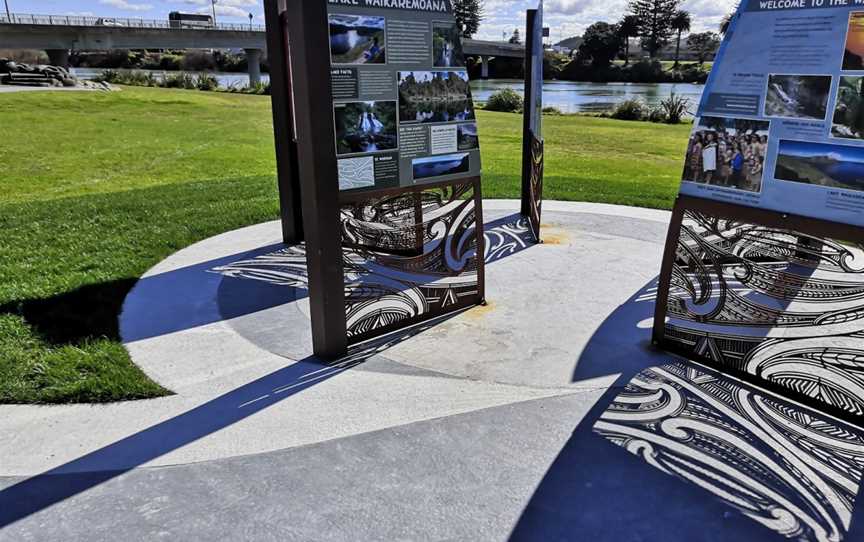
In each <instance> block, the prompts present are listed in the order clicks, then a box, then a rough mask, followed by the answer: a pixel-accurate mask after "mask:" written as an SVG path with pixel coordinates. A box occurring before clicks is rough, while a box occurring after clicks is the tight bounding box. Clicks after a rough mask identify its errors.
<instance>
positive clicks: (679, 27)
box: [669, 9, 693, 68]
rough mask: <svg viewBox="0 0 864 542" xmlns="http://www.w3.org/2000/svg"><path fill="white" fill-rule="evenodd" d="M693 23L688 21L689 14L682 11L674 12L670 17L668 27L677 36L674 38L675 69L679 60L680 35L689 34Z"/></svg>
mask: <svg viewBox="0 0 864 542" xmlns="http://www.w3.org/2000/svg"><path fill="white" fill-rule="evenodd" d="M692 22H693V21H692V20H691V19H690V13H689V12H686V11H684V10H683V9H681V10H678V11H676V12H675V15H674V16H673V17H672V21H670V23H669V24H670V25H671V26H672V30H674V31H675V32H676V33H677V35H676V38H675V67H676V68H677V67H678V59H680V58H681V34H683V33H684V32H690V24H691V23H692Z"/></svg>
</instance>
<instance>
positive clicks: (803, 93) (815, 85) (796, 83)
mask: <svg viewBox="0 0 864 542" xmlns="http://www.w3.org/2000/svg"><path fill="white" fill-rule="evenodd" d="M830 92H831V76H830V75H785V74H784V75H778V74H771V75H769V76H768V89H767V92H766V95H765V116H766V117H784V118H800V119H814V120H824V119H825V115H826V113H827V112H828V95H829V93H830Z"/></svg>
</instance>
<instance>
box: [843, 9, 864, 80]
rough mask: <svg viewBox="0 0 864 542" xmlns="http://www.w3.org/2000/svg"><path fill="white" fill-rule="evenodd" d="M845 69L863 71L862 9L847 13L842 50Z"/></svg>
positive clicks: (863, 26)
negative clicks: (846, 30) (843, 49)
mask: <svg viewBox="0 0 864 542" xmlns="http://www.w3.org/2000/svg"><path fill="white" fill-rule="evenodd" d="M843 69H844V70H845V71H864V11H853V12H852V13H850V14H849V29H848V32H847V33H846V49H845V51H844V52H843Z"/></svg>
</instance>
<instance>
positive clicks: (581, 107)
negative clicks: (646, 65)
mask: <svg viewBox="0 0 864 542" xmlns="http://www.w3.org/2000/svg"><path fill="white" fill-rule="evenodd" d="M73 71H74V73H75V75H77V76H78V77H79V78H82V79H94V78H96V77H98V76H99V75H100V74H102V73H103V72H104V71H105V70H101V69H93V68H75V69H74V70H73ZM118 71H123V70H118ZM135 71H138V72H140V73H142V74H144V75H146V74H151V75H152V76H153V77H165V76H166V74H171V73H173V72H161V71H154V70H150V71H148V70H135ZM189 73H191V74H193V75H198V74H199V73H208V74H211V75H213V76H214V77H215V78H216V81H217V82H218V85H219V87H221V88H225V89H232V88H233V89H240V88H243V87H245V86H247V85H248V84H249V77H248V76H247V75H245V74H239V73H221V72H189ZM261 80H262V83H264V84H266V83H268V82H269V77H268V76H267V74H262V78H261ZM523 87H524V82H523V81H522V80H520V79H489V80H472V81H471V92H472V95H473V97H474V100H475V101H476V102H477V103H485V102H486V101H487V100H488V99H489V97H490V96H491V95H492V94H493V93H494V92H496V91H498V90H502V89H505V88H510V89H513V90H515V91H516V92H518V93H520V94H522V93H523V90H524V89H523ZM703 89H704V85H696V84H690V83H590V82H576V81H546V82H545V83H544V84H543V102H544V103H543V105H544V106H546V107H554V108H556V109H558V110H559V111H561V112H562V113H602V112H606V111H609V110H611V109H612V108H613V107H615V105H616V104H617V103H619V102H622V101H624V100H630V99H638V100H641V101H643V102H645V103H646V104H647V105H649V106H657V105H659V104H660V102H661V101H662V100H664V99H666V98H668V97H669V96H671V95H672V94H675V95H677V96H683V97H685V98H687V99H688V100H689V101H690V103H691V104H692V107H691V109H692V110H695V109H696V106H697V105H698V104H699V101H700V99H701V97H702V91H703Z"/></svg>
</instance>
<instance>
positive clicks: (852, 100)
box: [831, 75, 864, 139]
mask: <svg viewBox="0 0 864 542" xmlns="http://www.w3.org/2000/svg"><path fill="white" fill-rule="evenodd" d="M834 103H835V105H834V119H833V122H832V125H831V135H832V136H834V137H838V138H844V139H864V77H862V76H860V75H856V76H848V75H847V76H843V77H841V78H840V85H839V87H838V88H837V99H836V100H835V102H834Z"/></svg>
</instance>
